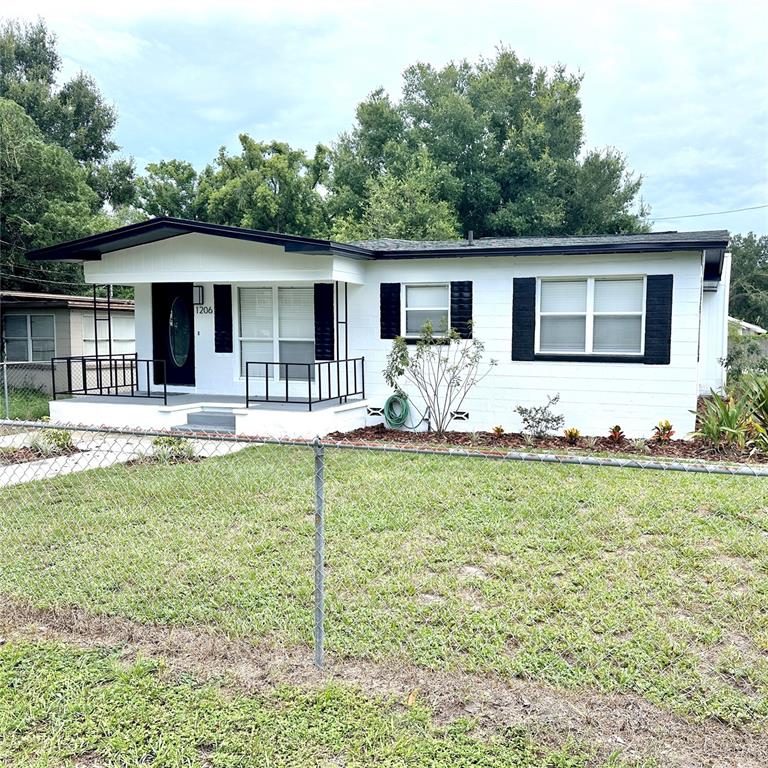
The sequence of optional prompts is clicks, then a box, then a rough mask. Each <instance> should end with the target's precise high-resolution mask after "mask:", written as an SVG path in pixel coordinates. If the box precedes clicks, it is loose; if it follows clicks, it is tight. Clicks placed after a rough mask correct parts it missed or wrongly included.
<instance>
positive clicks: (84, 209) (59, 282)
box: [0, 99, 99, 293]
mask: <svg viewBox="0 0 768 768" xmlns="http://www.w3.org/2000/svg"><path fill="white" fill-rule="evenodd" d="M0 188H2V190H3V194H2V198H1V199H0V231H2V261H1V266H2V272H3V287H5V288H15V289H19V290H34V289H35V288H36V287H38V283H40V285H41V286H42V288H43V289H44V290H50V291H52V292H59V293H66V292H72V291H74V290H76V289H77V288H78V287H83V288H84V287H85V286H84V285H83V283H82V278H81V271H80V268H79V267H78V266H76V265H70V264H51V265H47V266H46V268H45V275H44V276H43V275H41V271H42V270H41V268H40V265H38V264H27V263H26V261H25V259H24V257H23V254H24V252H25V251H27V250H28V249H30V248H39V247H43V246H46V245H52V244H54V243H57V242H60V241H62V240H71V239H73V238H77V237H82V236H83V235H86V234H90V233H91V232H93V231H94V229H95V227H96V225H97V218H96V215H95V214H96V212H97V210H98V208H99V198H98V195H97V194H96V193H95V192H94V191H93V190H92V189H91V188H90V187H89V186H88V183H87V174H86V171H85V170H84V169H83V167H82V166H81V165H80V164H79V163H78V162H77V161H76V160H75V159H74V157H72V155H71V154H70V153H69V152H68V151H67V150H66V149H64V148H63V147H60V146H58V145H57V144H53V143H50V142H47V141H45V138H44V137H43V135H42V133H41V131H40V130H39V128H38V127H37V126H36V125H35V124H34V122H33V121H32V119H31V118H30V117H29V116H28V115H27V114H26V113H25V112H24V110H23V109H22V108H21V107H20V106H19V105H18V104H16V103H14V102H12V101H9V100H7V99H0Z"/></svg>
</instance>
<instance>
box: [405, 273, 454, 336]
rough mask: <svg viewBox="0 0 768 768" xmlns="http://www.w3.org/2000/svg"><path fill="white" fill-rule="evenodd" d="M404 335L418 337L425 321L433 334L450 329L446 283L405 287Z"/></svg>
mask: <svg viewBox="0 0 768 768" xmlns="http://www.w3.org/2000/svg"><path fill="white" fill-rule="evenodd" d="M404 288H405V301H404V302H403V307H404V309H403V311H404V313H405V323H404V325H405V335H406V336H418V335H419V334H420V333H421V330H422V328H423V327H424V324H425V323H426V322H427V321H431V323H432V331H433V332H434V333H445V332H446V331H447V330H448V328H449V327H450V310H449V307H450V291H449V289H448V284H447V283H439V284H436V285H435V284H432V285H405V287H404Z"/></svg>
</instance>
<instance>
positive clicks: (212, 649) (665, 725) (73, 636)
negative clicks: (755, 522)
mask: <svg viewBox="0 0 768 768" xmlns="http://www.w3.org/2000/svg"><path fill="white" fill-rule="evenodd" d="M0 633H1V634H2V636H3V637H4V638H5V639H8V640H16V639H18V640H21V639H25V640H56V641H60V642H65V643H69V644H72V645H75V646H78V647H82V648H92V647H105V646H107V647H119V648H122V649H123V651H124V656H125V657H126V659H132V658H134V657H136V656H144V657H151V658H157V659H162V660H164V662H165V663H166V665H167V668H168V670H169V674H171V675H174V674H193V675H194V676H196V677H197V678H198V679H200V680H206V681H211V680H216V681H218V682H220V683H221V684H223V685H224V686H226V687H228V688H229V689H231V690H244V691H257V690H263V689H265V688H268V687H271V686H273V685H276V684H279V683H288V684H294V685H300V686H305V687H314V686H318V685H322V684H324V683H327V682H329V681H335V682H338V683H343V684H347V685H353V686H356V687H359V688H360V689H361V690H363V691H364V692H365V693H367V694H369V695H376V696H384V697H387V698H391V699H394V700H395V701H396V702H399V703H400V704H401V705H402V706H408V704H409V703H413V702H414V701H417V700H418V701H420V702H421V703H425V704H427V705H428V706H429V707H430V708H431V709H432V710H433V713H434V717H435V718H436V720H437V721H438V722H450V721H452V720H455V719H456V718H459V717H464V718H470V719H472V720H474V722H475V723H476V731H477V734H478V735H490V734H491V733H493V732H497V731H498V730H500V729H504V728H509V727H520V726H522V727H525V728H527V729H529V730H530V731H531V732H532V734H533V735H535V737H536V738H538V739H540V740H541V741H542V742H544V743H546V744H549V745H552V746H558V745H560V744H562V743H564V742H565V741H566V740H568V739H578V740H580V741H587V742H589V743H592V744H594V745H596V746H597V750H598V753H597V755H596V760H604V759H606V758H607V757H608V756H609V755H610V754H612V753H618V754H620V755H621V756H622V757H623V758H625V759H628V760H643V759H649V758H651V759H655V760H657V761H658V763H659V765H663V766H680V767H681V768H682V766H686V767H687V766H700V767H704V766H709V767H711V768H715V767H717V768H726V767H728V768H731V767H732V768H736V766H738V768H758V767H762V766H765V765H766V764H768V739H767V738H766V734H765V731H764V730H757V729H752V730H742V729H738V728H733V727H728V726H726V725H723V724H721V723H718V722H714V721H706V722H704V723H691V722H687V721H686V720H683V719H682V718H679V717H677V716H675V715H673V714H671V713H669V712H665V711H664V710H661V709H659V708H657V707H654V706H653V705H652V704H650V703H649V702H647V701H646V700H644V699H642V698H641V697H639V696H636V695H631V694H602V693H595V692H591V691H585V692H565V691H561V690H557V689H555V688H552V687H549V686H547V685H544V684H541V683H535V682H532V681H529V680H522V679H519V680H511V681H505V682H501V681H499V680H497V679H494V678H492V677H489V676H484V675H472V674H467V673H448V672H435V671H429V670H425V669H421V668H418V667H414V666H412V665H410V664H408V663H406V662H402V663H396V664H391V665H386V666H385V665H382V664H378V663H373V662H368V661H361V660H350V659H340V658H332V659H329V661H328V663H327V666H326V669H325V670H323V671H319V670H317V669H315V668H314V666H313V665H312V656H311V651H310V649H309V648H304V647H299V648H292V649H286V648H279V647H274V646H271V645H269V644H261V645H253V644H251V643H248V642H245V641H242V640H232V639H229V638H225V637H223V636H222V635H219V634H214V633H211V632H208V631H206V630H205V629H198V630H191V629H186V628H171V627H167V626H157V625H143V624H138V623H136V622H132V621H129V620H126V619H121V618H115V617H100V616H89V615H87V614H86V613H84V612H82V611H79V610H74V609H59V610H56V611H42V610H37V609H34V608H30V607H27V606H21V605H18V604H12V603H11V602H9V601H6V602H5V603H4V604H3V605H0Z"/></svg>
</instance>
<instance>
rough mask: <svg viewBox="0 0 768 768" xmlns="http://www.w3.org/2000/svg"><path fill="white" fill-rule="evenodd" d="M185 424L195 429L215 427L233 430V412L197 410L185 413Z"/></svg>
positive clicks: (216, 428) (221, 429) (222, 429)
mask: <svg viewBox="0 0 768 768" xmlns="http://www.w3.org/2000/svg"><path fill="white" fill-rule="evenodd" d="M187 426H189V427H194V428H197V429H215V430H217V431H224V430H227V431H231V432H234V431H235V414H234V413H227V412H226V411H223V412H222V411H219V412H210V411H198V412H197V413H189V414H187Z"/></svg>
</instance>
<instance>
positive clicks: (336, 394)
mask: <svg viewBox="0 0 768 768" xmlns="http://www.w3.org/2000/svg"><path fill="white" fill-rule="evenodd" d="M276 373H277V374H278V375H277V377H276V376H275V374H276ZM357 396H359V397H361V398H363V399H364V398H365V358H364V357H350V358H348V359H346V360H320V361H318V362H316V363H280V362H274V361H248V362H246V364H245V405H246V408H247V407H248V406H249V405H250V404H251V403H299V404H303V405H306V406H307V408H308V410H310V411H311V410H312V406H313V405H314V404H316V403H324V402H326V401H328V400H338V401H339V403H346V402H347V400H348V399H349V398H350V397H357Z"/></svg>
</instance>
